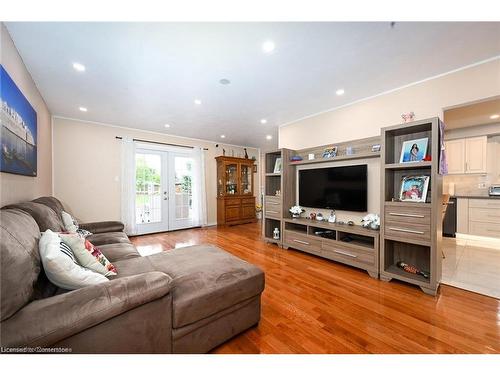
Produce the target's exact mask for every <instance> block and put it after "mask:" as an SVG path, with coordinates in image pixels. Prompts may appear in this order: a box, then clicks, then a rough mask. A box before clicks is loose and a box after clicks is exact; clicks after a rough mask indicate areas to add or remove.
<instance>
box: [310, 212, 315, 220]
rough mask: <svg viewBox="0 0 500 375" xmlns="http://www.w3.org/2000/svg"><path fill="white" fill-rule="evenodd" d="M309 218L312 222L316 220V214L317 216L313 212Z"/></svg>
mask: <svg viewBox="0 0 500 375" xmlns="http://www.w3.org/2000/svg"><path fill="white" fill-rule="evenodd" d="M309 218H310V219H311V220H316V214H315V213H314V212H311V213H310V214H309Z"/></svg>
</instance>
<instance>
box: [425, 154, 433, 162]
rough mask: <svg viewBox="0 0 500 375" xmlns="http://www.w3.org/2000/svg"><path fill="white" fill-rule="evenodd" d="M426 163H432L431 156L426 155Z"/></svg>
mask: <svg viewBox="0 0 500 375" xmlns="http://www.w3.org/2000/svg"><path fill="white" fill-rule="evenodd" d="M424 161H432V156H431V155H425V158H424Z"/></svg>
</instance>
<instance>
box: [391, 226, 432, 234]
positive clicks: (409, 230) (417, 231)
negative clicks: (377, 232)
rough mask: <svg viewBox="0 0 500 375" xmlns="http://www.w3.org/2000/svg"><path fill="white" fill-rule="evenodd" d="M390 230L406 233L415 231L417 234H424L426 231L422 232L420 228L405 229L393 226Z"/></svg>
mask: <svg viewBox="0 0 500 375" xmlns="http://www.w3.org/2000/svg"><path fill="white" fill-rule="evenodd" d="M389 229H390V230H394V231H396V232H405V233H415V234H424V232H421V231H419V230H411V229H403V228H393V227H389Z"/></svg>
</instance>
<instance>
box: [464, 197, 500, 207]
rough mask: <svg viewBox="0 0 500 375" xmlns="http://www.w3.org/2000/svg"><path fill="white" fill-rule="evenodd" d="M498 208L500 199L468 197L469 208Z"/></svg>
mask: <svg viewBox="0 0 500 375" xmlns="http://www.w3.org/2000/svg"><path fill="white" fill-rule="evenodd" d="M473 207H475V208H496V209H500V199H469V208H473Z"/></svg>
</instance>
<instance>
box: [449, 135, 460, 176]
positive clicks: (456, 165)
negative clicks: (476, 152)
mask: <svg viewBox="0 0 500 375" xmlns="http://www.w3.org/2000/svg"><path fill="white" fill-rule="evenodd" d="M445 148H446V160H447V161H448V174H464V173H465V138H462V139H454V140H452V141H446V142H445Z"/></svg>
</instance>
